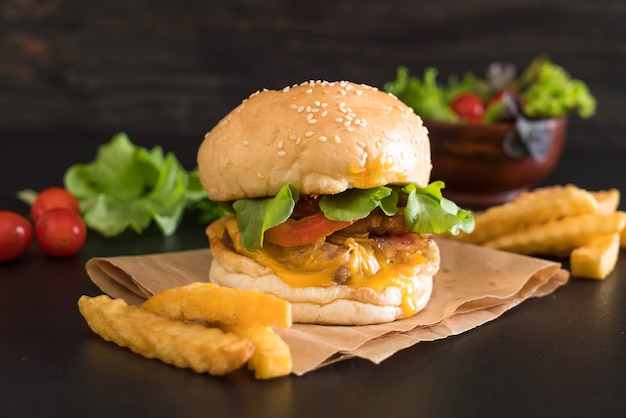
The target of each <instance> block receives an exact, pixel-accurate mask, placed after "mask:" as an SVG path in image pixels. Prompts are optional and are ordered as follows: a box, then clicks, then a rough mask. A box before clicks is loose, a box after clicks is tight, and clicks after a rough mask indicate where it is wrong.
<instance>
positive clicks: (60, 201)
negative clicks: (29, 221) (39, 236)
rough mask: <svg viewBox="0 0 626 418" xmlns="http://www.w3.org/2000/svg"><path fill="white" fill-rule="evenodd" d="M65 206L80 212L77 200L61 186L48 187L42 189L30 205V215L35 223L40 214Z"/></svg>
mask: <svg viewBox="0 0 626 418" xmlns="http://www.w3.org/2000/svg"><path fill="white" fill-rule="evenodd" d="M60 208H67V209H72V210H73V211H75V212H77V213H80V206H79V204H78V200H77V199H76V198H75V197H74V195H72V194H71V193H70V192H68V191H67V190H66V189H64V188H63V187H48V188H47V189H44V190H42V191H41V192H40V193H39V194H38V195H37V198H36V199H35V201H34V202H33V205H32V206H31V207H30V216H31V217H32V218H33V222H34V223H35V224H37V221H38V220H39V218H41V215H43V214H44V212H47V211H49V210H51V209H60Z"/></svg>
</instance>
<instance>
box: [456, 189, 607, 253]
mask: <svg viewBox="0 0 626 418" xmlns="http://www.w3.org/2000/svg"><path fill="white" fill-rule="evenodd" d="M597 207H598V203H597V201H596V200H595V199H594V198H593V196H592V195H591V194H590V193H589V192H588V191H586V190H583V189H580V188H578V187H576V186H573V185H567V186H554V187H549V188H546V189H536V190H535V191H531V192H527V193H525V194H524V195H523V196H522V197H519V198H518V199H516V200H513V201H511V202H508V203H505V204H502V205H499V206H494V207H491V208H489V209H487V210H486V211H484V212H479V213H475V214H474V220H475V227H474V231H473V232H472V233H471V234H459V235H457V236H456V237H454V238H457V239H459V240H462V241H465V242H471V243H474V244H483V243H485V242H487V241H490V240H493V239H494V238H496V237H498V236H502V235H506V234H509V233H511V232H512V231H515V230H517V229H525V228H527V227H528V226H529V225H534V224H540V223H545V222H549V221H552V220H555V219H559V218H561V217H566V216H574V215H580V214H585V213H594V212H596V210H597Z"/></svg>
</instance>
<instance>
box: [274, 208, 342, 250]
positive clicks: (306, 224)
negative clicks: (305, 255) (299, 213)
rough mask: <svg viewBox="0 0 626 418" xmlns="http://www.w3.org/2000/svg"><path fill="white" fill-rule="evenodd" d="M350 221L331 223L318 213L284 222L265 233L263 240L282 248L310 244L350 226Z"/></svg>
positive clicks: (322, 214) (331, 221)
mask: <svg viewBox="0 0 626 418" xmlns="http://www.w3.org/2000/svg"><path fill="white" fill-rule="evenodd" d="M352 223H353V222H352V221H333V220H330V219H328V218H327V217H326V216H324V213H322V212H318V213H316V214H315V215H310V216H306V217H304V218H302V219H299V220H297V221H296V220H294V219H288V220H287V221H286V222H284V223H282V224H280V225H277V226H275V227H273V228H270V229H268V230H267V231H265V240H267V241H268V242H271V243H272V244H276V245H280V246H282V247H295V246H297V245H304V244H310V243H312V242H314V241H316V240H318V239H320V238H324V237H327V236H328V235H330V234H332V233H333V232H336V231H339V230H340V229H343V228H345V227H347V226H348V225H351V224H352Z"/></svg>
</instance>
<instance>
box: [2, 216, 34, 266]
mask: <svg viewBox="0 0 626 418" xmlns="http://www.w3.org/2000/svg"><path fill="white" fill-rule="evenodd" d="M32 241H33V227H32V225H31V224H30V222H29V221H28V219H26V218H25V217H23V216H22V215H19V214H17V213H15V212H10V211H7V210H3V211H0V262H4V261H9V260H14V259H16V258H18V257H20V256H21V255H22V254H24V253H25V252H26V250H27V249H28V247H30V243H31V242H32Z"/></svg>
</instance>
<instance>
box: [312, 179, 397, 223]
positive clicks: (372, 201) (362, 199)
mask: <svg viewBox="0 0 626 418" xmlns="http://www.w3.org/2000/svg"><path fill="white" fill-rule="evenodd" d="M391 194H392V189H391V188H390V187H385V186H380V187H374V188H372V189H349V190H346V191H345V192H342V193H338V194H336V195H324V196H322V198H321V199H320V209H321V210H322V212H324V215H325V216H326V217H327V218H328V219H331V220H333V221H352V220H355V219H363V218H365V217H366V216H367V215H369V214H370V212H371V211H373V210H374V209H376V208H377V207H378V206H380V205H381V202H382V200H383V199H385V198H386V197H388V196H390V195H391ZM396 196H397V195H396ZM396 204H397V197H396ZM390 209H391V210H392V211H393V208H390ZM388 210H389V209H388ZM397 211H398V208H397V207H396V208H395V211H393V213H395V212H397Z"/></svg>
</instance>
